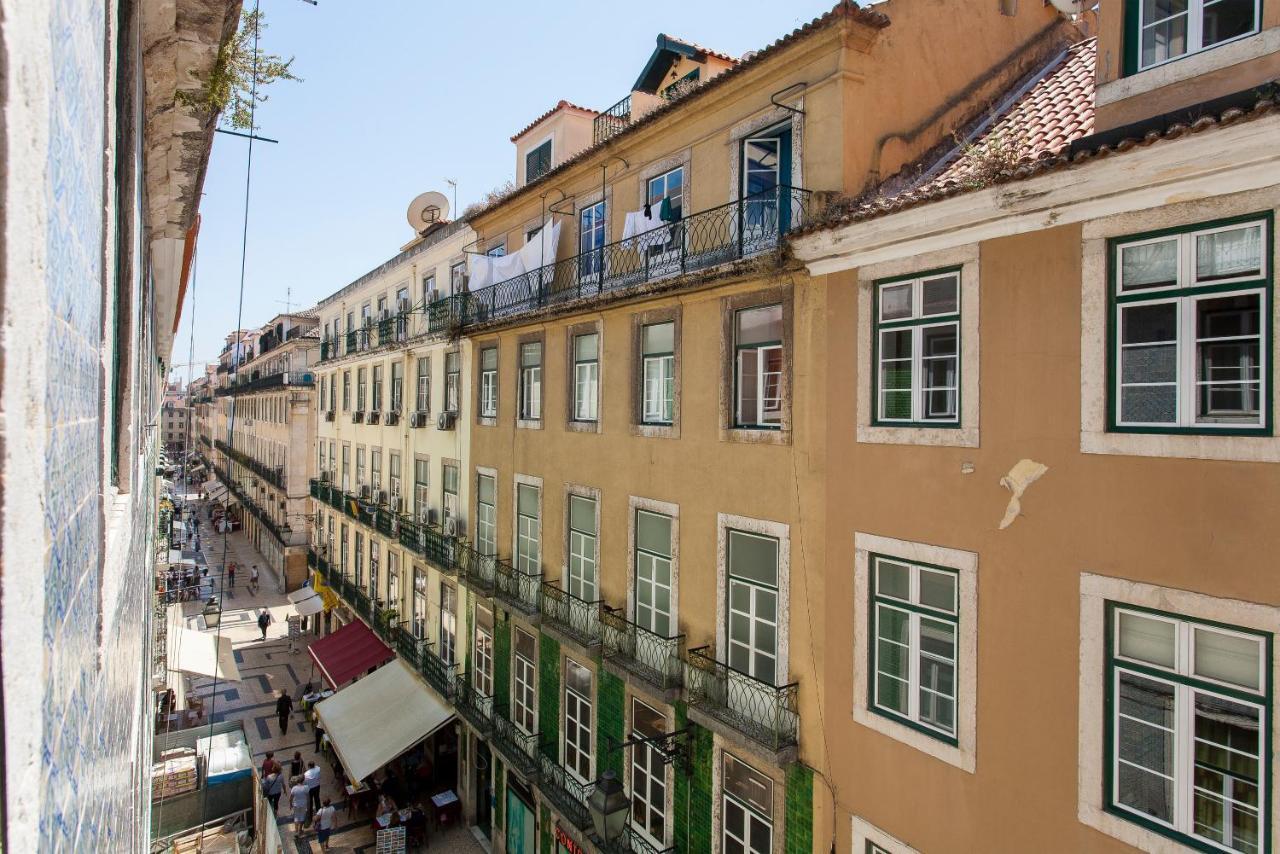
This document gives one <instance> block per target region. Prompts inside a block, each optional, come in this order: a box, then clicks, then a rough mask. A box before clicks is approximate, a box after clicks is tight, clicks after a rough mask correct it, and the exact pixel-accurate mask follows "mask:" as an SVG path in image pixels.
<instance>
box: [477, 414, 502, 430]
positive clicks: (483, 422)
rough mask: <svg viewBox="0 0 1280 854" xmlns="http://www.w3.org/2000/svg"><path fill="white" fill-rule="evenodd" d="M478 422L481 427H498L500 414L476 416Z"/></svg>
mask: <svg viewBox="0 0 1280 854" xmlns="http://www.w3.org/2000/svg"><path fill="white" fill-rule="evenodd" d="M476 424H477V425H479V426H480V427H497V426H498V416H496V415H494V416H488V415H480V416H477V417H476Z"/></svg>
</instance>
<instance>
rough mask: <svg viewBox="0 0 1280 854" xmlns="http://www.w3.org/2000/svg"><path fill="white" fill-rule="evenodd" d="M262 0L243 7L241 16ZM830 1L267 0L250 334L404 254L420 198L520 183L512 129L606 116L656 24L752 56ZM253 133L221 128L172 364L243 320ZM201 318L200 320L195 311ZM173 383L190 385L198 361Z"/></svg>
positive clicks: (200, 354)
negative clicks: (577, 115)
mask: <svg viewBox="0 0 1280 854" xmlns="http://www.w3.org/2000/svg"><path fill="white" fill-rule="evenodd" d="M251 2H252V0H246V6H249V5H251ZM834 3H835V0H789V2H787V3H785V4H779V3H777V2H765V0H646V2H644V3H626V4H621V3H613V2H599V0H597V1H596V2H579V0H570V2H567V3H562V4H559V5H558V6H556V7H555V14H554V15H548V14H545V13H543V12H542V11H541V10H539V9H538V8H536V7H535V6H531V5H528V4H516V3H494V2H483V0H464V1H463V2H448V3H445V2H439V0H364V2H357V0H320V5H319V6H315V7H313V6H311V5H309V4H306V3H303V2H301V0H262V10H263V12H264V13H265V15H266V17H267V22H268V27H269V28H268V29H267V30H266V31H265V33H264V38H263V47H264V48H265V49H266V50H268V51H271V52H274V53H279V54H283V55H285V56H289V55H293V56H295V57H296V61H295V63H294V71H295V73H297V74H298V75H299V76H300V77H302V78H304V82H302V83H278V84H276V85H275V86H273V87H272V88H271V89H270V90H269V93H268V94H269V96H270V99H269V100H268V101H267V103H266V104H265V105H264V106H263V107H262V108H260V109H259V111H258V118H257V123H258V125H259V131H258V132H259V133H260V134H261V135H263V136H266V137H270V138H272V139H278V140H280V143H279V145H269V144H265V143H256V144H255V145H254V151H253V187H252V195H251V201H250V209H249V241H248V262H247V266H246V275H245V293H244V313H243V325H244V326H245V327H246V328H252V327H255V326H261V325H262V324H264V323H266V322H267V320H269V319H270V318H271V317H272V316H273V315H274V314H276V313H277V312H280V311H283V310H284V307H285V306H284V300H285V296H286V291H287V290H288V289H292V295H291V300H292V303H293V307H294V308H295V309H298V308H304V307H307V306H311V305H314V304H315V303H316V302H318V301H319V300H321V299H323V298H324V297H326V296H328V295H329V294H332V293H333V292H335V291H337V290H339V289H340V288H342V287H343V286H345V285H346V284H348V283H349V282H351V281H352V280H354V279H355V278H357V277H359V276H360V275H362V274H364V273H365V272H367V271H368V270H370V269H372V268H373V267H375V266H377V265H378V264H381V263H382V262H383V261H385V260H387V259H388V258H390V257H391V256H392V255H394V254H395V253H396V251H397V249H398V247H399V246H401V245H402V244H404V243H405V242H406V241H407V240H408V239H409V237H411V236H412V235H411V234H410V232H409V227H408V225H407V224H406V223H405V219H404V212H405V208H406V207H407V206H408V203H409V201H410V199H412V198H413V197H414V196H416V195H417V194H418V193H420V192H423V191H425V190H441V191H443V192H446V193H450V190H449V188H448V187H447V186H446V184H445V178H454V179H456V180H457V182H458V207H459V208H465V207H466V206H467V204H468V203H470V202H472V201H475V200H476V199H478V198H479V197H481V196H483V195H484V193H486V192H487V191H488V190H490V189H492V188H493V187H496V186H497V185H499V184H501V183H503V182H504V181H506V180H509V179H511V178H514V176H515V151H514V146H512V144H511V142H510V137H511V135H512V134H513V133H515V132H516V131H518V130H520V129H521V128H523V127H524V126H525V125H526V124H528V123H529V122H530V121H531V120H532V119H534V118H536V117H537V116H539V115H541V114H542V113H543V112H545V111H546V110H547V109H549V108H550V107H551V106H552V105H554V104H555V103H556V101H558V100H559V99H561V98H564V99H567V100H569V101H572V102H574V103H576V104H581V105H582V106H584V107H591V108H594V109H603V108H605V107H608V106H610V105H611V104H613V103H614V102H616V101H618V100H619V99H621V98H622V97H623V96H625V95H626V94H627V93H628V92H629V90H630V87H631V84H632V83H633V82H634V81H635V78H636V76H637V75H638V74H639V73H640V69H641V68H642V67H643V65H644V62H645V61H646V60H647V59H648V57H649V54H650V53H651V52H652V50H653V47H654V38H655V37H656V36H657V34H658V33H660V32H665V33H668V34H670V35H673V36H678V37H680V38H684V39H688V40H691V41H695V42H698V43H700V44H703V45H706V46H707V47H710V48H714V49H716V50H719V51H723V52H725V53H730V54H733V55H735V56H739V55H741V54H742V53H744V52H746V51H748V50H753V49H759V48H761V47H764V46H765V45H766V44H769V43H771V42H773V41H774V40H776V39H777V38H779V37H781V36H782V35H783V34H785V33H788V32H790V31H791V30H792V29H794V28H795V27H797V26H800V25H801V24H804V23H806V22H808V21H810V20H812V19H813V18H815V17H817V16H818V15H820V14H822V13H823V12H825V11H826V10H828V9H830V8H831V6H833V5H834ZM245 157H246V141H245V140H241V139H237V138H235V137H230V136H226V135H224V134H217V135H216V138H215V142H214V147H213V157H212V160H211V161H210V163H209V172H208V177H207V178H206V180H205V186H204V193H205V194H204V199H203V203H202V204H201V213H202V215H203V223H202V228H201V234H200V243H199V248H198V256H197V279H196V281H195V283H194V300H195V304H194V306H193V304H192V297H193V293H192V291H193V289H192V287H191V284H190V283H189V285H188V296H187V302H186V305H185V306H184V307H183V314H182V325H181V327H180V328H179V330H178V335H177V337H176V339H175V342H174V353H173V358H172V364H173V365H175V366H179V365H182V363H185V362H187V361H189V360H188V349H189V345H190V340H191V339H190V336H191V328H192V317H193V315H194V318H195V338H194V350H195V361H196V362H198V363H203V362H206V361H214V360H215V359H216V358H217V355H218V352H219V351H220V350H221V349H222V342H223V339H224V336H225V335H226V334H227V333H228V332H230V331H231V330H233V329H234V328H235V326H236V301H237V293H238V288H239V279H240V243H241V228H242V216H243V205H244V186H245ZM193 309H194V311H193ZM174 377H175V378H181V379H182V380H184V381H185V380H186V377H187V369H186V368H185V367H175V368H174Z"/></svg>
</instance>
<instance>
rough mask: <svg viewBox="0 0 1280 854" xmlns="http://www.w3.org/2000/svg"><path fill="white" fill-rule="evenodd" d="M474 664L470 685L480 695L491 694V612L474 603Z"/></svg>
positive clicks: (487, 695) (488, 695)
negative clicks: (471, 683)
mask: <svg viewBox="0 0 1280 854" xmlns="http://www.w3.org/2000/svg"><path fill="white" fill-rule="evenodd" d="M475 644H476V650H475V653H476V655H475V665H474V675H473V677H472V678H473V679H474V680H475V681H474V682H473V685H472V687H474V688H475V689H476V692H477V693H479V694H480V695H481V696H482V697H492V696H493V612H492V611H490V610H489V609H488V608H487V607H485V606H484V605H482V604H480V603H478V602H477V603H476V638H475Z"/></svg>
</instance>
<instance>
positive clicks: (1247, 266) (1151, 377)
mask: <svg viewBox="0 0 1280 854" xmlns="http://www.w3.org/2000/svg"><path fill="white" fill-rule="evenodd" d="M1272 240H1273V237H1272V221H1271V217H1270V215H1269V214H1262V215H1258V216H1252V217H1246V218H1238V219H1232V220H1220V221H1217V222H1211V223H1204V224H1201V225H1195V226H1189V227H1185V228H1180V229H1170V230H1165V231H1158V232H1149V233H1146V234H1137V235H1133V236H1130V237H1123V238H1115V239H1113V240H1111V241H1110V242H1109V246H1108V250H1109V261H1110V265H1109V277H1108V278H1109V283H1108V286H1109V298H1110V307H1109V318H1108V325H1109V333H1110V334H1109V348H1110V356H1109V359H1108V371H1109V375H1110V383H1109V389H1110V401H1109V407H1108V411H1109V422H1110V423H1109V425H1108V427H1109V429H1110V430H1111V431H1113V432H1137V433H1147V432H1150V433H1199V434H1216V433H1226V434H1265V435H1269V434H1270V432H1271V417H1270V412H1271V405H1270V401H1271V395H1272V384H1271V379H1270V374H1271V364H1270V359H1269V358H1268V356H1269V354H1270V352H1271V338H1272V330H1271V324H1270V322H1269V320H1270V317H1271V300H1272V287H1271V284H1272V271H1271V269H1270V261H1269V259H1270V257H1271V246H1272Z"/></svg>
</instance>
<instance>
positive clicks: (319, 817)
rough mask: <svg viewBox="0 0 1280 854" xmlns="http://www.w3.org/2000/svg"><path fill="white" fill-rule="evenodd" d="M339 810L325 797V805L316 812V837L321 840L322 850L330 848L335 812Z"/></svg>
mask: <svg viewBox="0 0 1280 854" xmlns="http://www.w3.org/2000/svg"><path fill="white" fill-rule="evenodd" d="M335 812H337V810H335V809H334V808H333V804H331V803H329V799H328V798H325V799H324V806H323V807H321V808H320V811H319V812H318V813H316V839H318V840H319V841H320V850H321V851H328V850H329V837H330V835H332V834H333V814H334V813H335Z"/></svg>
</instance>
